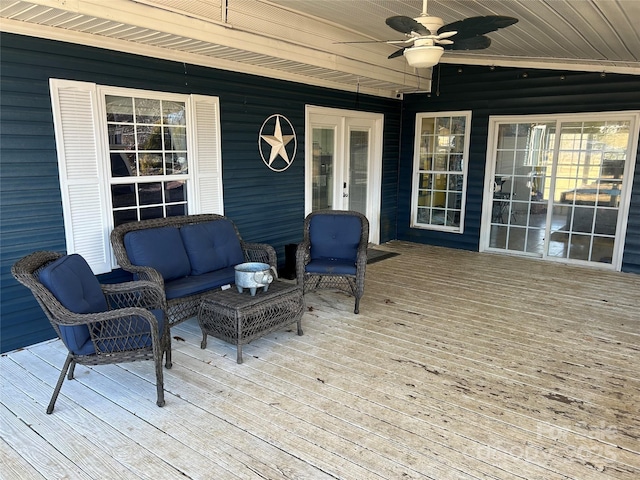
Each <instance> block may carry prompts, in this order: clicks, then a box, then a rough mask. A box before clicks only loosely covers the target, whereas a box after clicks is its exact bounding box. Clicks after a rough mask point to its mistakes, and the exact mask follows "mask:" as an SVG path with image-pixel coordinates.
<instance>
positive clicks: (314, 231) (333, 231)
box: [309, 214, 362, 268]
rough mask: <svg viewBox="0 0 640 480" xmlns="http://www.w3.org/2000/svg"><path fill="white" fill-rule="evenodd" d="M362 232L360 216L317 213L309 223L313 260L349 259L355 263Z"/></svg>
mask: <svg viewBox="0 0 640 480" xmlns="http://www.w3.org/2000/svg"><path fill="white" fill-rule="evenodd" d="M361 233H362V224H361V221H360V218H359V217H355V216H349V215H331V214H326V215H325V214H322V215H315V216H314V217H312V218H311V223H310V224H309V240H310V242H311V252H310V254H311V260H312V262H313V261H314V260H326V259H333V260H349V261H351V264H353V265H354V268H355V262H356V259H357V258H358V245H359V244H360V236H361Z"/></svg>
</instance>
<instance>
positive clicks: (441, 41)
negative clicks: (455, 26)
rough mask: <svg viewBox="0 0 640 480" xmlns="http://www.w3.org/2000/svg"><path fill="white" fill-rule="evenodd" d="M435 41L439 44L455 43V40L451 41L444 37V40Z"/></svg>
mask: <svg viewBox="0 0 640 480" xmlns="http://www.w3.org/2000/svg"><path fill="white" fill-rule="evenodd" d="M434 42H435V43H437V44H438V45H453V44H454V42H453V41H451V40H446V39H443V40H434Z"/></svg>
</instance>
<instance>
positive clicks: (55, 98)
mask: <svg viewBox="0 0 640 480" xmlns="http://www.w3.org/2000/svg"><path fill="white" fill-rule="evenodd" d="M49 83H50V89H51V102H52V108H53V117H54V127H55V135H56V148H57V153H58V169H59V173H60V190H61V194H62V208H63V215H64V226H65V236H66V244H67V252H68V253H79V254H81V255H82V256H83V257H85V259H86V260H87V262H88V263H89V265H91V268H92V269H93V271H94V273H96V274H98V273H106V272H109V271H111V270H112V269H113V268H114V267H115V266H116V265H115V263H114V259H113V255H112V252H111V245H110V243H109V234H110V232H111V230H112V229H113V228H114V227H115V226H116V225H119V224H121V223H126V222H130V221H136V220H143V219H148V218H160V217H167V216H173V215H185V214H187V213H189V214H194V213H219V214H223V213H224V203H223V198H222V158H221V152H220V115H219V110H220V107H219V100H218V98H217V97H207V96H200V95H184V94H174V93H167V92H156V91H149V90H137V89H127V88H121V87H110V86H104V85H97V84H94V83H88V82H76V81H69V80H59V79H51V80H50V82H49Z"/></svg>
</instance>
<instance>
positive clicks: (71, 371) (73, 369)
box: [67, 360, 76, 380]
mask: <svg viewBox="0 0 640 480" xmlns="http://www.w3.org/2000/svg"><path fill="white" fill-rule="evenodd" d="M75 372H76V362H75V361H74V360H71V365H70V366H69V374H68V375H67V379H68V380H73V376H74V375H75Z"/></svg>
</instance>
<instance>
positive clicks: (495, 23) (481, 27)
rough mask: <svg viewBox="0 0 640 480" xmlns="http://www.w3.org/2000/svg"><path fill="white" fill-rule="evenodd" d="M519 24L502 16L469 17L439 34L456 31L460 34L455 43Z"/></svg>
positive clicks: (442, 29) (516, 20)
mask: <svg viewBox="0 0 640 480" xmlns="http://www.w3.org/2000/svg"><path fill="white" fill-rule="evenodd" d="M517 22H518V19H517V18H513V17H503V16H501V15H487V16H486V17H469V18H465V19H464V20H458V21H457V22H453V23H449V24H448V25H445V26H443V27H441V28H440V29H439V30H438V34H439V35H442V34H443V33H445V32H449V31H452V30H455V31H457V32H458V33H457V34H456V35H455V36H454V38H453V41H455V42H458V41H460V40H462V39H465V38H472V37H475V36H477V35H484V34H485V33H489V32H495V31H496V30H498V29H500V28H505V27H508V26H510V25H513V24H514V23H517ZM440 32H442V33H440ZM485 48H486V47H485Z"/></svg>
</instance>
